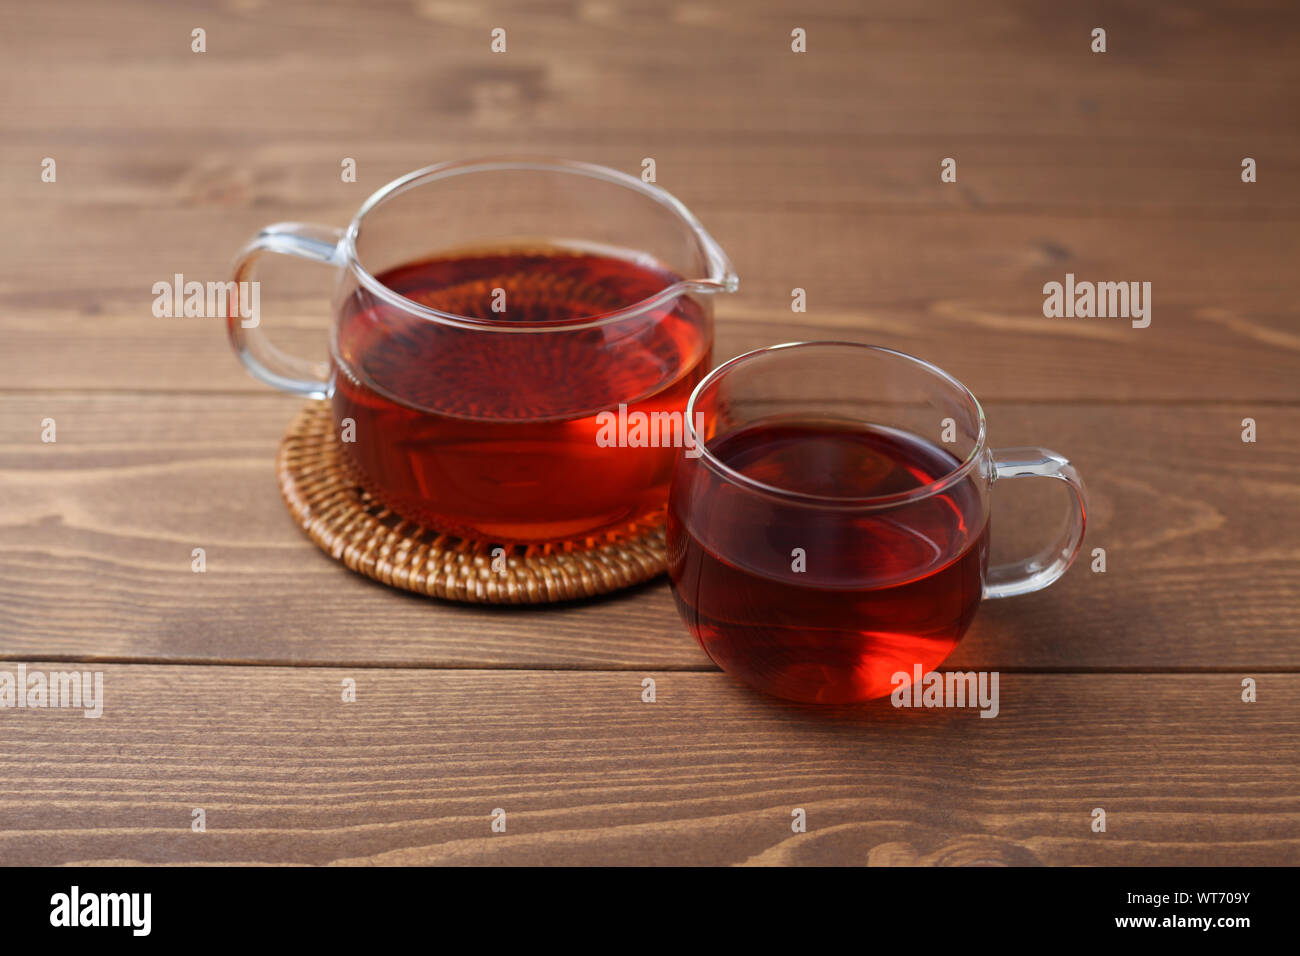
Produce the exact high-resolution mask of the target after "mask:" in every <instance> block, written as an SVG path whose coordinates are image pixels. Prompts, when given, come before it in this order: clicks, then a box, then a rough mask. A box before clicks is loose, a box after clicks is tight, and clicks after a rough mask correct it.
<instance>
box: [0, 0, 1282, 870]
mask: <svg viewBox="0 0 1300 956" xmlns="http://www.w3.org/2000/svg"><path fill="white" fill-rule="evenodd" d="M1099 25H1100V26H1104V27H1105V28H1106V29H1107V31H1108V42H1109V48H1110V52H1108V53H1106V54H1105V55H1094V54H1091V53H1089V52H1088V37H1089V31H1090V30H1091V29H1092V27H1094V26H1099ZM196 26H202V27H204V28H205V29H206V30H207V31H208V52H207V53H205V54H202V55H196V54H192V53H190V52H189V44H190V39H189V37H190V30H191V29H193V28H194V27H196ZM495 26H503V27H505V28H506V29H507V31H508V42H509V52H508V53H507V54H505V55H504V56H494V55H492V54H490V53H489V52H488V34H489V31H490V30H491V29H492V28H493V27H495ZM795 26H803V27H805V28H806V29H807V30H808V35H809V52H808V53H807V54H804V55H794V54H792V53H790V51H789V34H790V30H791V29H792V28H793V27H795ZM1297 30H1300V17H1298V16H1297V14H1296V13H1295V11H1294V9H1292V8H1291V7H1290V6H1288V5H1287V4H1285V3H1282V2H1276V3H1264V4H1260V5H1258V6H1256V7H1252V8H1251V10H1250V11H1249V12H1245V11H1239V10H1238V7H1237V5H1236V4H1231V3H1226V2H1224V3H1216V4H1204V5H1196V6H1194V7H1189V6H1184V5H1154V4H1137V3H1134V4H1108V5H1105V6H1104V7H1103V8H1100V9H1098V10H1089V9H1084V8H1078V9H1075V8H1072V7H1069V6H1064V5H1059V4H1049V3H1033V2H1007V0H1003V2H997V3H992V4H980V5H971V4H967V3H961V2H958V0H945V2H921V3H914V2H909V0H896V2H893V3H888V4H871V5H865V4H860V3H857V2H854V0H838V2H830V3H814V4H787V3H783V2H779V0H760V2H755V3H745V4H725V3H709V2H699V3H647V4H629V3H618V2H591V3H580V4H567V3H565V4H560V3H543V4H534V3H523V2H516V3H504V4H488V5H480V4H477V3H471V2H468V0H465V2H455V0H452V2H424V0H417V2H414V3H399V2H382V3H367V4H365V5H364V6H362V5H360V4H358V5H356V6H349V5H330V6H321V5H318V4H309V3H306V2H299V3H259V2H254V0H249V2H241V3H232V4H229V5H223V6H220V7H211V6H206V5H203V6H195V7H192V8H187V7H186V6H184V5H178V4H170V3H162V2H143V0H132V2H127V3H121V4H112V5H103V4H97V3H91V2H89V0H85V2H70V3H64V4H58V5H45V6H42V5H28V6H19V5H9V6H6V7H4V8H3V9H2V10H0V205H3V208H4V209H5V210H6V215H5V219H4V223H3V226H4V228H3V229H0V488H2V490H3V494H0V670H2V669H13V668H14V667H16V662H19V661H26V662H32V666H33V667H39V666H45V667H47V668H51V667H64V666H71V665H65V664H57V665H54V664H49V663H47V664H44V665H42V664H41V663H40V662H77V661H82V662H94V663H93V667H94V668H96V669H102V670H103V671H104V672H105V685H106V687H105V689H106V694H107V702H106V705H105V716H104V717H102V718H100V719H98V720H86V719H84V718H83V717H81V715H80V714H79V713H76V712H71V713H69V712H31V711H27V712H16V711H8V710H0V767H2V768H3V770H0V863H20V862H40V863H52V862H86V861H130V860H139V861H148V862H171V861H221V862H260V861H273V862H301V863H325V862H336V861H339V862H390V863H415V862H420V863H424V862H454V863H494V862H520V863H557V862H563V863H580V862H596V863H627V862H672V863H681V862H692V863H696V862H699V863H703V862H709V863H746V862H748V863H787V862H788V863H805V862H808V863H817V862H836V863H924V864H931V863H933V864H951V863H976V862H1012V863H1016V862H1023V863H1047V864H1111V863H1136V864H1149V863H1203V864H1204V863H1208V864H1220V863H1296V862H1300V806H1297V793H1300V771H1298V770H1297V762H1298V758H1300V708H1298V706H1297V700H1298V698H1297V691H1298V690H1300V684H1298V683H1297V680H1298V678H1297V676H1296V673H1295V672H1296V670H1297V654H1296V650H1295V648H1296V643H1295V641H1296V634H1297V622H1298V621H1300V534H1298V532H1300V482H1298V481H1297V478H1298V475H1300V468H1298V466H1300V451H1297V449H1298V448H1300V322H1298V321H1297V319H1298V318H1300V307H1298V306H1297V303H1298V302H1300V274H1298V273H1297V270H1296V267H1295V263H1296V262H1297V260H1298V258H1300V229H1298V228H1297V227H1298V226H1300V160H1297V156H1298V155H1300V130H1298V129H1297V124H1296V122H1295V120H1296V118H1297V106H1298V105H1300V93H1297V83H1300V60H1297V58H1296V57H1295V49H1296V42H1297ZM501 152H515V153H519V152H533V153H543V154H551V155H560V156H567V157H572V158H577V159H585V160H589V161H594V162H601V163H605V164H607V165H611V166H614V167H617V168H621V169H624V170H627V171H629V172H636V171H638V170H639V168H640V161H641V159H642V157H645V156H652V157H654V158H655V159H656V162H657V169H658V179H659V182H660V184H661V185H663V186H665V187H666V188H668V189H670V190H672V191H673V192H674V193H676V194H677V195H678V196H679V197H680V198H681V199H682V200H683V201H685V202H686V203H687V204H688V205H689V206H690V207H691V208H692V209H693V211H695V213H696V214H697V215H698V216H699V217H700V218H701V220H702V221H703V222H704V223H705V224H706V226H708V227H709V229H710V231H711V232H713V234H714V235H715V236H716V237H717V238H718V240H719V241H720V242H721V244H722V245H723V246H724V248H726V249H727V251H728V252H729V254H730V255H731V257H732V259H733V260H734V262H735V264H736V268H737V271H738V272H739V273H740V276H741V282H742V289H741V292H740V293H739V294H738V295H736V296H734V297H731V298H727V299H723V300H721V301H720V302H719V304H718V345H717V350H716V352H717V357H718V358H719V359H722V358H725V357H727V356H729V355H732V354H736V353H738V352H740V351H743V350H746V349H749V348H753V347H757V346H761V345H767V344H771V343H774V342H779V341H787V340H791V339H808V338H826V337H835V338H850V339H857V340H862V341H870V342H874V343H878V344H881V345H886V346H890V347H893V348H900V349H903V350H906V351H909V352H913V353H917V354H920V355H922V356H924V357H925V358H928V359H930V360H932V361H935V362H937V363H938V364H940V365H943V366H944V367H946V368H948V369H949V370H950V371H952V372H953V373H954V374H956V375H957V376H958V377H959V378H961V379H962V380H963V381H965V382H966V383H967V384H968V385H969V386H970V387H971V388H972V389H973V390H974V391H975V392H976V394H977V395H979V396H980V398H981V399H982V400H983V401H984V403H985V407H986V411H987V413H988V416H989V420H990V434H991V438H992V441H993V444H994V445H995V446H996V445H1003V446H1011V445H1019V444H1040V445H1047V446H1049V447H1053V448H1055V449H1057V450H1059V451H1061V452H1063V453H1065V454H1067V455H1069V456H1070V457H1071V458H1072V459H1073V460H1074V461H1075V463H1076V464H1077V466H1078V467H1079V469H1080V471H1081V473H1082V474H1083V475H1084V477H1085V479H1086V481H1087V483H1088V487H1089V492H1090V495H1091V505H1092V510H1091V513H1090V525H1089V535H1088V539H1087V542H1086V547H1087V548H1088V549H1091V548H1093V547H1104V548H1105V549H1106V550H1107V565H1108V570H1107V572H1106V573H1105V574H1093V573H1091V572H1090V571H1089V569H1088V566H1087V563H1086V562H1083V561H1081V563H1080V564H1079V565H1078V566H1076V567H1075V568H1074V569H1073V570H1072V571H1071V572H1070V573H1069V574H1068V575H1067V576H1066V578H1065V579H1064V580H1063V581H1061V582H1060V583H1059V584H1057V585H1056V586H1055V587H1053V588H1051V589H1050V590H1048V591H1046V592H1043V593H1041V594H1036V595H1031V596H1028V597H1024V598H1020V599H1015V600H1009V601H1004V602H997V603H991V604H989V605H986V606H985V607H984V608H983V609H982V610H981V612H980V615H979V617H978V618H977V620H976V623H975V625H974V627H973V628H972V630H971V632H970V634H969V635H968V636H967V638H966V639H965V640H964V641H963V643H962V645H961V646H960V647H959V648H958V651H957V653H956V654H955V655H954V657H953V658H952V659H951V661H950V664H951V665H952V666H954V667H961V668H979V669H990V670H994V669H996V670H1001V671H1002V672H1003V684H1002V695H1001V697H1002V713H1001V715H1000V716H999V717H998V718H997V719H994V720H981V719H979V718H978V717H977V716H976V714H975V713H973V712H969V711H967V712H958V713H952V712H947V713H934V712H920V713H916V712H911V711H894V710H892V709H891V708H889V707H888V706H883V707H882V706H880V705H873V706H870V707H866V708H861V709H857V710H850V711H835V712H830V713H827V712H821V711H818V710H816V709H812V708H803V707H794V706H788V705H784V704H781V703H780V702H775V701H771V700H767V699H764V698H760V697H757V696H756V695H753V694H751V693H749V692H748V691H747V690H746V689H745V688H743V687H741V686H739V685H736V684H735V683H733V682H732V681H731V680H730V679H729V678H727V677H725V676H724V675H721V674H719V673H717V672H716V671H714V669H713V668H712V666H711V665H710V664H709V662H708V660H707V658H705V657H704V656H703V654H702V653H701V652H700V651H699V650H698V648H697V647H696V646H695V645H694V644H693V642H692V641H691V640H690V638H689V636H688V635H687V634H686V632H685V629H684V628H683V626H682V625H681V623H680V621H679V619H678V618H677V616H676V613H675V611H674V608H673V606H672V600H671V596H670V594H669V592H668V589H667V586H666V585H665V584H664V583H662V582H658V583H655V584H651V585H648V586H645V587H643V588H639V589H637V590H635V591H633V592H630V593H627V594H622V595H618V596H615V597H611V598H607V599H601V600H594V601H589V602H583V603H580V604H575V605H570V606H565V607H559V608H550V609H545V610H540V609H532V610H518V609H486V608H463V607H457V606H453V605H446V604H438V603H434V602H431V601H426V600H421V599H419V598H415V597H412V596H410V595H406V594H399V593H395V592H391V591H388V590H386V589H384V588H382V587H381V586H378V585H376V584H374V583H373V582H370V581H367V580H365V579H362V578H360V577H358V576H355V575H352V574H350V573H349V572H347V571H346V570H345V569H343V568H341V567H339V566H337V565H335V564H333V563H332V562H331V561H330V560H329V559H328V558H327V557H326V556H324V555H323V554H321V553H319V552H318V551H317V550H316V549H315V548H314V547H313V546H312V545H311V544H310V543H309V542H308V541H307V540H306V539H305V537H304V536H303V535H302V534H301V533H300V532H299V531H298V530H297V529H296V528H295V527H294V526H293V524H292V522H291V520H290V519H289V517H288V516H287V514H286V513H285V511H284V508H283V506H282V504H281V503H280V500H279V495H278V492H277V489H276V486H275V479H274V453H275V448H276V443H277V441H278V439H279V436H280V434H281V433H282V432H283V429H284V427H285V425H286V424H287V422H288V421H289V419H290V418H291V417H292V415H293V414H294V412H295V410H296V408H297V403H296V400H294V399H292V398H288V397H284V396H280V395H275V394H271V393H270V392H268V391H267V390H265V389H264V388H262V387H261V386H260V385H259V384H258V383H256V382H254V381H253V380H252V379H250V378H249V377H248V376H247V375H246V374H245V373H244V372H243V371H242V369H241V368H240V367H239V365H238V364H237V362H236V361H235V360H234V359H233V357H232V356H231V355H230V354H229V349H228V346H227V344H226V341H225V336H224V331H223V329H222V328H221V327H220V325H219V323H216V322H214V321H212V320H207V319H170V320H169V319H156V318H154V317H153V316H152V314H151V311H150V306H151V304H152V301H153V296H152V293H151V291H150V290H151V286H152V284H153V283H154V282H156V281H159V280H168V279H170V277H171V276H172V275H173V274H174V273H176V272H182V273H184V274H185V275H186V277H187V278H193V279H199V280H200V281H206V280H208V279H223V278H225V273H226V269H227V267H228V265H229V261H230V258H231V257H232V255H233V253H234V251H235V249H236V248H237V247H238V246H239V245H240V244H241V243H242V242H243V241H244V240H245V239H246V238H247V237H248V236H249V235H251V234H252V233H253V232H254V231H255V230H256V229H257V228H259V227H260V226H262V225H264V224H266V223H268V222H271V221H276V220H288V219H293V220H303V221H316V222H323V223H330V224H336V225H341V224H343V223H344V222H346V220H347V219H348V218H349V217H350V216H351V214H352V212H353V211H355V209H356V207H357V206H358V205H359V204H360V202H361V201H362V200H363V199H364V197H365V196H366V195H368V194H369V193H370V192H371V191H373V190H374V189H376V188H378V187H379V186H381V185H382V184H383V183H384V182H386V181H388V180H389V179H391V178H393V177H394V176H396V175H399V174H401V173H403V172H406V171H408V170H410V169H412V168H415V167H418V166H421V165H425V164H427V163H429V162H433V161H437V160H443V159H455V158H466V157H472V156H476V155H485V154H493V153H501ZM45 156H51V157H54V158H55V159H56V161H57V163H58V181H57V182H56V183H53V184H50V183H42V182H41V181H40V161H41V159H42V158H43V157H45ZM345 156H351V157H354V158H356V159H357V162H358V173H359V177H358V178H359V182H358V183H355V184H345V183H341V182H340V181H339V175H338V172H339V163H340V160H341V159H342V158H343V157H345ZM947 156H952V157H954V158H956V159H957V161H958V183H957V184H943V183H940V181H939V175H938V174H939V162H940V160H941V159H942V158H944V157H947ZM1245 156H1251V157H1254V158H1255V159H1256V160H1257V161H1258V164H1259V182H1257V183H1254V184H1249V185H1247V184H1243V183H1241V181H1240V163H1241V159H1242V157H1245ZM1066 272H1073V273H1075V274H1076V276H1078V278H1080V279H1093V280H1139V281H1150V282H1151V283H1152V285H1153V306H1154V310H1153V321H1152V325H1151V327H1150V328H1148V329H1144V330H1134V329H1131V328H1129V327H1128V326H1127V323H1124V322H1115V321H1104V320H1065V319H1061V320H1049V319H1044V318H1043V317H1042V315H1041V308H1042V293H1041V288H1042V285H1043V283H1044V282H1047V281H1049V280H1057V281H1060V280H1061V279H1062V278H1063V277H1064V274H1065V273H1066ZM263 279H264V282H265V287H264V297H263V312H264V316H265V320H264V321H265V323H266V325H267V327H268V329H269V330H270V334H271V335H272V337H273V338H274V339H275V340H276V341H277V342H279V343H281V344H283V345H284V346H285V347H286V348H289V349H291V350H297V351H299V352H301V353H303V354H314V355H316V356H321V355H323V354H324V332H325V328H326V319H325V317H324V312H325V310H326V308H327V303H328V283H329V276H328V274H327V273H326V272H325V271H324V270H319V269H314V268H311V267H304V266H300V265H296V264H289V265H287V266H284V265H280V264H272V265H271V266H269V267H268V269H267V270H266V272H265V273H264V275H263ZM795 286H799V287H802V288H805V289H807V290H808V302H809V311H808V312H807V313H806V314H804V315H793V314H792V313H791V312H790V310H789V299H790V290H791V289H792V288H793V287H795ZM45 417H53V418H55V419H56V421H57V423H58V442H57V443H56V444H53V445H46V444H42V443H41V442H40V438H39V436H40V422H41V420H42V419H43V418H45ZM1245 417H1251V418H1254V419H1256V421H1257V422H1258V423H1259V441H1258V442H1257V443H1255V444H1243V443H1242V442H1241V441H1240V430H1241V425H1240V423H1241V420H1242V419H1243V418H1245ZM1043 484H1045V483H1043ZM1052 492H1053V489H1051V488H1038V487H1037V486H1036V483H1031V482H1015V483H1007V484H1006V485H1005V486H1003V485H999V486H998V488H997V489H996V492H995V500H994V507H995V515H996V517H995V519H994V520H995V528H996V531H995V536H996V541H995V545H994V548H995V556H1000V557H1002V558H1010V557H1012V556H1015V555H1018V554H1024V553H1027V552H1028V551H1029V550H1030V548H1031V546H1032V545H1033V544H1034V542H1035V541H1036V540H1038V539H1039V535H1040V534H1042V533H1044V532H1046V530H1047V525H1046V523H1047V522H1048V521H1050V520H1053V519H1054V517H1055V515H1054V509H1056V508H1059V507H1062V506H1063V505H1062V500H1061V499H1060V498H1058V497H1055V496H1054V495H1053V493H1052ZM195 547H203V548H205V549H206V552H207V560H208V570H207V573H206V574H201V575H200V574H193V573H192V572H191V570H190V560H191V559H190V553H191V549H193V548H195ZM84 666H86V667H90V666H92V665H91V664H86V665H84ZM646 676H653V677H654V678H655V679H656V681H657V685H658V697H659V699H658V701H657V702H656V703H654V704H643V703H641V701H640V690H641V687H640V682H641V680H642V678H643V677H646ZM1247 676H1249V677H1254V678H1256V679H1257V680H1258V681H1259V687H1260V690H1259V701H1258V703H1255V704H1244V703H1241V702H1240V684H1241V679H1242V678H1243V677H1247ZM345 677H352V678H354V679H356V680H357V681H358V701H357V703H356V704H347V705H345V704H342V703H341V702H340V701H339V685H340V681H341V680H342V679H343V678H345ZM1096 806H1103V807H1105V808H1106V809H1107V812H1108V815H1109V829H1108V832H1107V833H1104V834H1098V833H1093V832H1091V830H1090V829H1089V823H1090V816H1089V814H1090V813H1091V810H1092V809H1093V808H1094V807H1096ZM195 807H203V808H205V809H206V810H207V812H208V821H209V823H208V832H207V833H206V834H202V835H198V834H193V833H191V831H190V811H191V810H192V809H193V808H195ZM496 807H502V808H504V809H506V810H507V813H508V818H509V827H508V832H507V833H506V834H495V835H494V834H492V833H491V832H490V831H489V820H488V815H489V814H490V813H491V811H492V810H493V809H494V808H496ZM795 807H804V808H805V809H807V810H808V820H809V832H808V833H806V834H801V835H795V834H792V833H791V832H790V811H791V810H792V809H793V808H795Z"/></svg>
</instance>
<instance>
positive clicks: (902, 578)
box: [668, 421, 988, 703]
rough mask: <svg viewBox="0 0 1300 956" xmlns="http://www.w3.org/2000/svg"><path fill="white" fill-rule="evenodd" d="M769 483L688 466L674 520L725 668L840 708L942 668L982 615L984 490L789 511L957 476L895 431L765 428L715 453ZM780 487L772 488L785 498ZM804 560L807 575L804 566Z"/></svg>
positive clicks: (687, 606)
mask: <svg viewBox="0 0 1300 956" xmlns="http://www.w3.org/2000/svg"><path fill="white" fill-rule="evenodd" d="M706 447H707V449H708V451H709V453H710V454H711V455H712V456H713V457H714V458H716V459H717V460H718V461H720V462H722V463H723V464H724V465H726V466H727V467H728V468H730V469H732V470H733V471H735V472H739V473H740V474H741V475H743V476H745V477H747V478H749V479H752V480H753V481H756V482H761V483H762V484H763V485H766V486H768V487H769V488H770V489H774V493H771V494H768V493H763V492H761V491H758V490H755V489H754V488H753V487H752V486H746V485H744V484H743V483H740V484H738V483H736V482H734V481H732V480H726V479H724V478H722V477H720V476H719V475H718V474H717V473H716V472H715V471H714V470H712V469H711V468H710V467H708V466H707V465H706V464H704V463H703V462H700V463H698V464H692V465H689V466H685V467H683V469H682V471H681V472H680V473H679V475H678V477H677V479H676V480H675V481H674V484H673V488H672V496H671V500H670V504H669V512H668V543H669V574H670V575H671V577H672V581H673V593H674V595H675V597H676V599H677V603H678V607H679V610H680V611H681V613H682V616H683V618H684V619H685V620H686V622H687V624H688V626H689V627H690V629H691V632H692V633H693V634H694V635H695V637H696V639H697V640H698V641H699V642H700V645H701V646H702V647H703V648H704V650H705V651H706V652H707V653H708V655H709V656H710V657H711V658H712V659H713V661H714V662H715V663H717V664H718V665H719V666H720V667H722V668H723V669H724V670H726V671H728V672H730V673H732V674H734V675H736V676H737V677H740V678H741V679H743V680H745V681H746V682H748V683H750V684H752V685H754V686H756V687H758V688H759V689H761V690H765V691H767V692H769V693H771V694H775V695H777V696H780V697H785V698H789V699H793V700H803V701H816V702H821V703H844V702H849V701H856V700H866V699H869V698H873V697H881V696H884V695H887V694H889V693H890V692H892V691H893V690H894V688H895V687H896V686H898V685H896V684H894V683H892V681H891V678H892V677H893V675H894V674H896V673H898V672H905V673H906V674H908V675H909V682H910V675H911V674H912V673H913V666H914V665H915V664H918V663H919V664H920V665H921V667H922V671H923V672H926V671H929V670H930V669H932V668H933V667H935V666H937V665H938V664H939V663H940V662H941V661H943V659H944V658H946V657H947V656H948V655H949V653H950V652H951V651H952V649H953V648H954V647H955V646H956V644H957V641H958V640H960V639H961V636H962V635H963V634H964V633H965V631H966V628H967V626H968V625H969V624H970V622H971V618H972V617H973V616H974V614H975V608H976V605H977V604H978V603H979V600H980V596H981V592H982V588H983V583H982V582H983V574H984V569H985V566H986V563H987V557H988V525H987V522H986V521H985V519H984V515H985V513H986V511H987V509H986V507H985V504H984V502H983V500H982V493H981V490H980V485H979V484H978V482H977V481H976V480H974V479H971V478H964V479H962V480H960V481H958V482H957V483H956V484H955V485H952V486H950V487H947V488H945V489H944V490H943V491H941V492H940V493H937V494H933V495H930V496H929V497H924V498H920V499H918V500H914V501H907V502H905V503H900V504H898V505H897V506H894V507H887V508H882V507H879V506H877V507H875V508H871V507H867V506H862V507H854V506H852V505H851V503H849V502H840V503H837V504H834V505H832V504H830V503H829V502H828V501H827V502H822V503H821V504H814V503H812V502H809V501H807V500H804V501H803V502H801V503H795V501H792V500H791V499H789V498H783V497H781V493H782V492H793V493H795V494H798V495H805V496H819V497H821V498H824V499H832V498H834V499H849V498H869V497H872V498H874V497H877V496H884V495H895V494H903V493H906V492H909V491H912V490H914V489H917V488H920V487H922V486H924V485H927V484H929V483H930V482H932V481H934V480H936V479H938V478H942V477H944V476H945V475H948V474H949V473H951V472H952V471H953V470H954V469H955V468H956V467H957V466H958V465H959V464H960V463H959V462H958V461H957V459H956V458H955V457H954V456H953V455H951V454H950V453H948V452H947V451H945V450H944V449H942V448H940V447H938V446H936V445H932V444H930V443H929V442H926V441H924V440H922V439H920V438H918V437H916V436H914V435H911V434H908V433H905V432H901V431H898V430H894V429H887V428H880V427H872V426H858V425H850V424H845V423H838V422H822V421H781V422H775V423H763V422H759V423H756V424H752V425H747V426H744V427H742V428H740V429H738V430H736V431H732V432H730V433H727V434H724V435H721V436H719V437H716V438H714V439H712V440H710V441H709V442H708V443H707V446H706ZM777 489H779V491H776V490H777ZM800 553H802V555H803V558H802V564H803V567H802V570H799V564H800V558H799V555H800Z"/></svg>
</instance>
